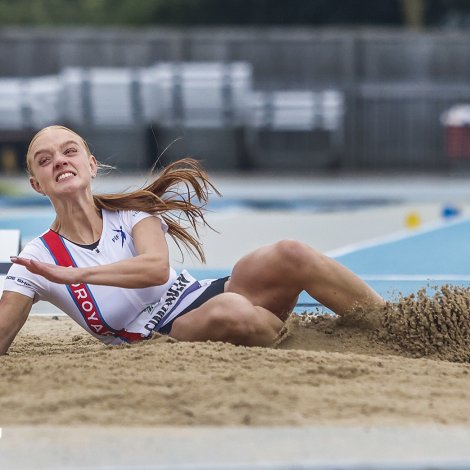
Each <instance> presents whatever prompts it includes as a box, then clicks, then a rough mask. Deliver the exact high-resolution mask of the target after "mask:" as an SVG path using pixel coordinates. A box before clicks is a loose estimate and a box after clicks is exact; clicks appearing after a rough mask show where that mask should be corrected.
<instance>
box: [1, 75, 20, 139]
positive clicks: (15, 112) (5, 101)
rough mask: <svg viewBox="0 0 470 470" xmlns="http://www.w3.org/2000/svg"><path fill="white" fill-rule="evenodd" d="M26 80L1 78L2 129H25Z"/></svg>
mask: <svg viewBox="0 0 470 470" xmlns="http://www.w3.org/2000/svg"><path fill="white" fill-rule="evenodd" d="M23 84H24V80H22V79H17V78H3V79H0V130H7V131H9V130H20V129H23V111H22V108H23V94H24V86H23Z"/></svg>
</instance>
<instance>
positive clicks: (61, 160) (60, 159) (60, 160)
mask: <svg viewBox="0 0 470 470" xmlns="http://www.w3.org/2000/svg"><path fill="white" fill-rule="evenodd" d="M65 165H67V159H66V158H65V157H64V155H62V154H61V153H57V154H56V155H55V156H54V168H55V169H56V170H58V169H59V168H61V167H63V166H65Z"/></svg>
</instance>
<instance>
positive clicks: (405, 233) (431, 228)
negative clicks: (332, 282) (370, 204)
mask: <svg viewBox="0 0 470 470" xmlns="http://www.w3.org/2000/svg"><path fill="white" fill-rule="evenodd" d="M469 220H470V218H468V217H462V218H459V219H458V220H457V219H456V220H453V221H444V222H442V221H439V222H429V223H428V224H425V225H424V226H423V228H421V229H417V230H413V231H410V230H400V231H398V232H395V233H391V234H388V235H384V236H381V237H375V238H371V239H369V240H365V241H362V242H358V243H351V244H350V245H346V246H343V247H341V248H336V249H334V250H330V251H327V252H326V253H325V254H326V255H327V256H330V257H332V258H336V257H338V256H343V255H347V254H350V253H354V252H355V251H359V250H364V249H366V248H372V247H374V246H379V245H386V244H388V243H393V242H396V241H399V240H406V239H407V238H413V237H417V236H420V235H423V234H425V233H429V232H435V231H436V230H440V229H442V228H444V227H452V226H453V225H458V224H461V223H464V222H468V221H469Z"/></svg>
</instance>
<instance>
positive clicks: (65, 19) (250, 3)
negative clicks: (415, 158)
mask: <svg viewBox="0 0 470 470" xmlns="http://www.w3.org/2000/svg"><path fill="white" fill-rule="evenodd" d="M403 1H407V0H379V1H377V0H0V24H4V25H6V24H17V25H135V26H145V25H216V24H220V25H324V24H337V25H351V24H352V25H354V24H378V25H400V24H403V22H404V13H403V8H402V6H403V4H402V2H403ZM423 1H424V3H425V7H424V10H425V13H424V19H425V23H426V24H439V22H440V21H442V18H445V16H446V15H447V14H449V13H452V14H454V15H455V14H467V15H468V14H469V13H470V1H468V0H423Z"/></svg>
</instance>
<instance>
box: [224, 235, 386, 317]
mask: <svg viewBox="0 0 470 470" xmlns="http://www.w3.org/2000/svg"><path fill="white" fill-rule="evenodd" d="M226 290H227V292H236V293H238V294H241V295H243V296H245V297H246V298H247V299H249V300H250V301H251V302H252V303H253V304H254V305H260V306H262V307H264V308H266V309H268V310H269V311H271V312H273V313H274V314H275V315H277V316H278V317H279V318H280V319H281V320H285V318H286V315H287V313H288V311H289V310H291V309H292V307H293V305H295V302H296V300H297V296H298V295H299V294H300V292H302V291H303V290H305V291H307V292H308V294H310V295H311V296H312V297H314V298H315V299H317V300H318V301H319V302H321V303H322V304H323V305H325V306H326V307H328V308H330V309H331V310H333V311H334V312H336V313H337V314H339V315H345V314H347V313H349V312H350V311H351V310H352V309H354V308H364V309H372V308H374V307H377V306H382V305H384V300H383V299H382V298H381V297H380V296H379V295H378V294H377V293H376V292H375V291H374V290H372V289H371V288H370V287H369V286H368V285H367V284H366V283H365V282H364V281H363V280H362V279H360V278H359V277H358V276H356V275H355V274H354V273H353V272H352V271H350V270H349V269H347V268H346V267H344V266H342V265H341V264H339V263H338V262H336V261H335V260H333V259H331V258H329V257H327V256H325V255H323V254H322V253H319V252H318V251H316V250H314V249H313V248H311V247H310V246H308V245H306V244H305V243H302V242H298V241H295V240H282V241H280V242H278V243H275V244H274V245H269V246H265V247H262V248H259V249H258V250H255V251H254V252H252V253H250V254H248V255H246V256H245V257H243V258H242V259H241V260H240V261H239V262H238V263H237V264H236V265H235V266H234V269H233V272H232V277H231V278H230V281H229V283H228V285H227V287H226Z"/></svg>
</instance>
